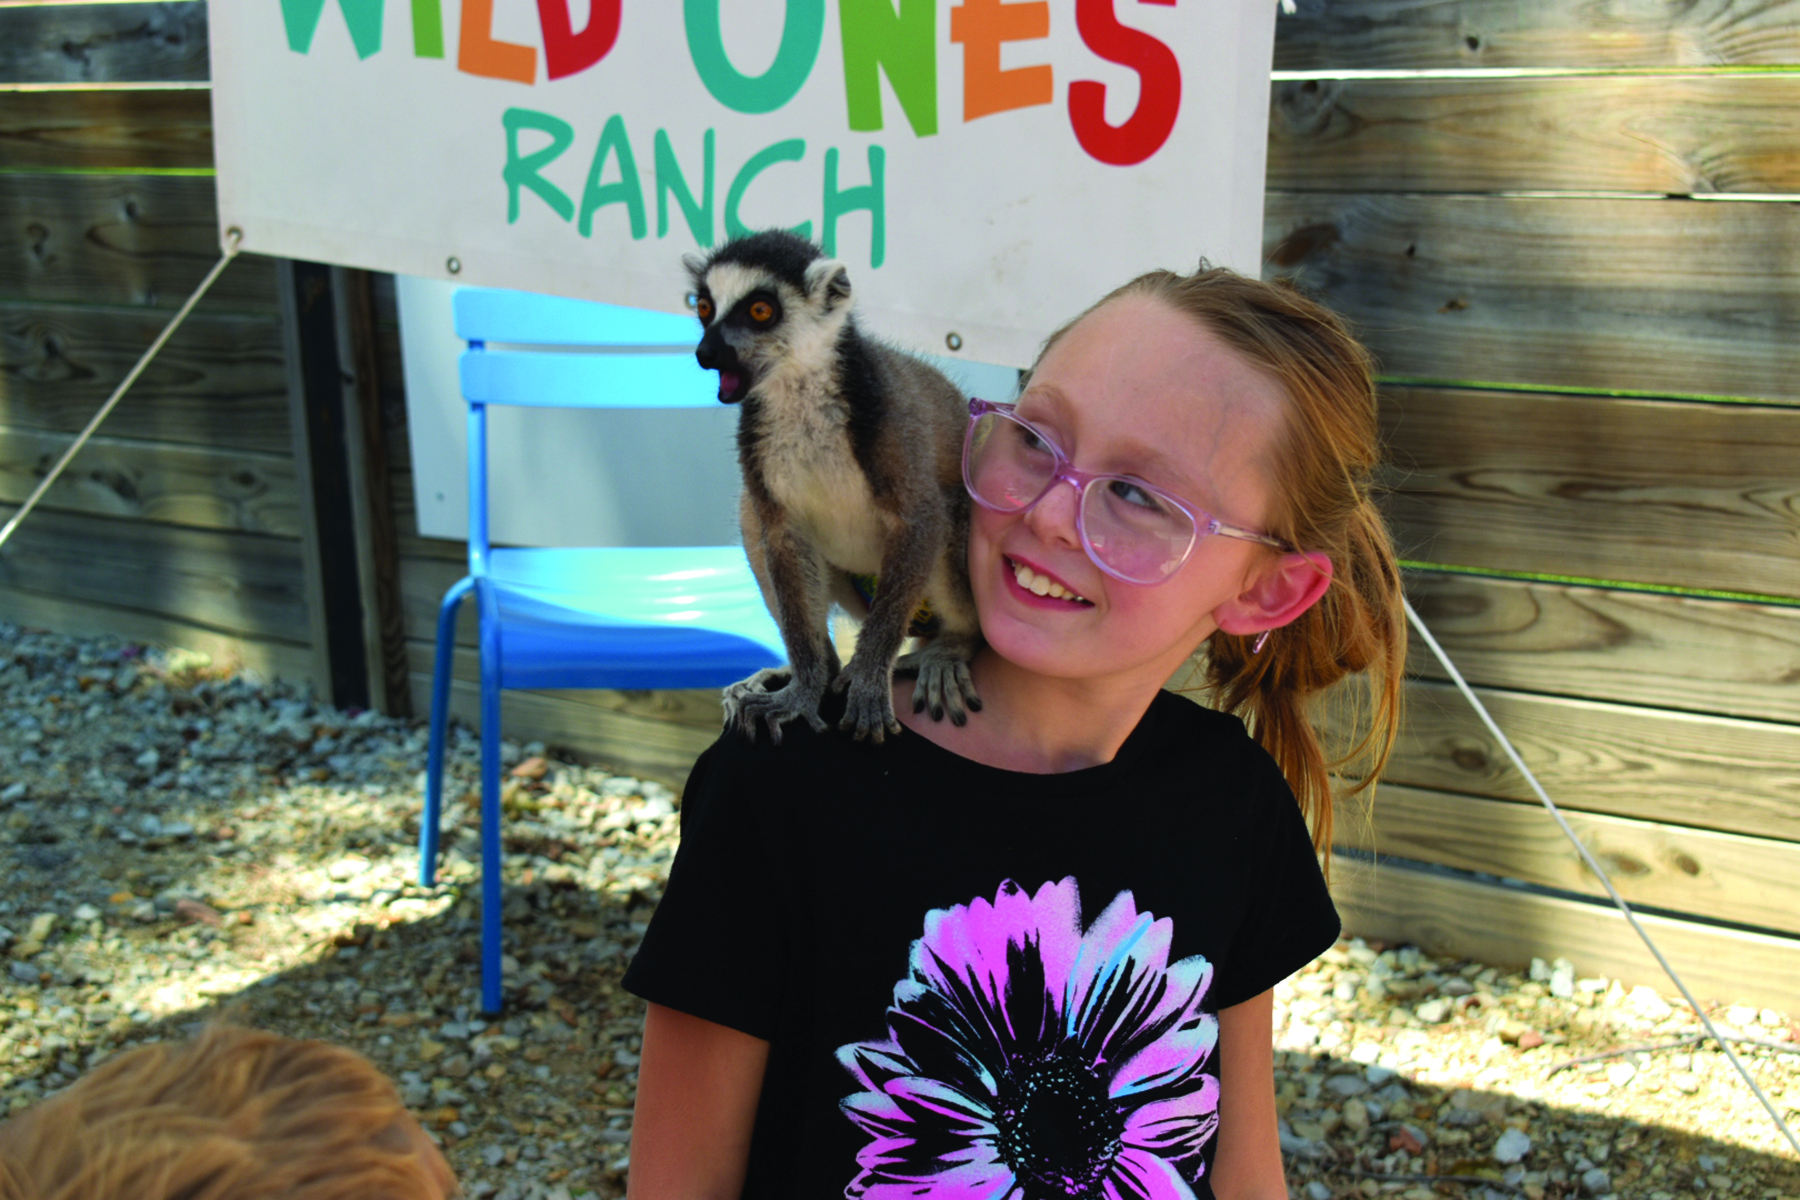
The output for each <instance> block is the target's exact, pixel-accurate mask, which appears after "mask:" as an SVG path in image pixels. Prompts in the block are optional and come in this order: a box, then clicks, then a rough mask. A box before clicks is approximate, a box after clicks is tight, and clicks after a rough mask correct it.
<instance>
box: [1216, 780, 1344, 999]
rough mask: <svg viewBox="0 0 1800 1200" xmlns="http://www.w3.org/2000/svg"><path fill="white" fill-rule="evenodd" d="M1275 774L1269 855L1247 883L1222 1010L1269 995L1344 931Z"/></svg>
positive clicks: (1265, 795) (1266, 802)
mask: <svg viewBox="0 0 1800 1200" xmlns="http://www.w3.org/2000/svg"><path fill="white" fill-rule="evenodd" d="M1269 773H1270V775H1271V776H1273V778H1272V779H1271V780H1270V782H1269V784H1268V785H1267V786H1265V787H1264V788H1263V789H1261V791H1262V796H1261V798H1262V802H1263V809H1264V810H1265V811H1266V813H1267V820H1266V822H1265V830H1266V832H1265V834H1264V837H1263V839H1262V840H1263V842H1264V845H1265V846H1266V847H1267V850H1266V853H1265V854H1264V855H1263V856H1262V864H1261V870H1260V871H1258V872H1257V873H1256V874H1255V875H1254V876H1252V877H1251V879H1250V880H1249V881H1248V894H1249V896H1250V901H1249V904H1248V906H1247V907H1246V909H1245V911H1244V917H1243V920H1242V921H1241V922H1240V923H1239V925H1238V928H1237V932H1236V934H1235V935H1234V936H1233V938H1232V941H1231V951H1230V959H1229V964H1230V971H1229V972H1228V973H1225V974H1224V976H1223V977H1222V980H1221V985H1222V986H1221V987H1220V989H1219V993H1218V1005H1219V1007H1220V1008H1230V1007H1231V1006H1232V1005H1234V1004H1241V1003H1243V1002H1244V1001H1245V1000H1249V999H1251V998H1252V997H1254V996H1259V995H1261V994H1262V993H1263V992H1266V991H1268V990H1269V989H1270V988H1272V987H1274V986H1275V985H1276V984H1278V983H1280V982H1281V981H1282V980H1283V979H1286V978H1287V977H1288V976H1289V975H1292V974H1293V973H1294V972H1295V971H1298V970H1299V969H1300V968H1301V967H1303V966H1305V965H1306V964H1307V963H1309V962H1311V961H1312V960H1313V959H1315V958H1317V957H1318V956H1319V955H1321V954H1323V953H1324V952H1325V951H1326V950H1327V949H1328V948H1329V947H1330V946H1331V944H1332V943H1333V942H1334V941H1336V940H1337V937H1338V934H1339V933H1340V932H1341V931H1342V928H1343V925H1342V922H1340V921H1339V919H1338V913H1337V907H1336V906H1335V905H1333V904H1332V902H1331V893H1330V891H1329V890H1328V889H1327V888H1326V886H1325V876H1324V874H1323V873H1322V872H1321V871H1320V869H1319V859H1318V855H1317V854H1316V853H1315V852H1314V850H1313V845H1312V836H1311V835H1310V834H1309V833H1308V832H1307V829H1306V820H1305V818H1304V817H1302V816H1301V815H1300V805H1299V804H1298V803H1297V802H1296V801H1295V800H1294V796H1293V793H1292V792H1291V791H1290V790H1289V789H1288V786H1287V783H1286V781H1285V780H1283V779H1282V778H1281V775H1280V772H1279V771H1278V770H1276V769H1275V767H1274V764H1273V763H1270V764H1269Z"/></svg>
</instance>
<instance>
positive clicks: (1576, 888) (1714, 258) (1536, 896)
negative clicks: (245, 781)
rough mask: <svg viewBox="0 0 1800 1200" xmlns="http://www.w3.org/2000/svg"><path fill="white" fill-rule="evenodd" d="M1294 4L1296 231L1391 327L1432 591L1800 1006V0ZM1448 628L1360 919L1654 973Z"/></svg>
mask: <svg viewBox="0 0 1800 1200" xmlns="http://www.w3.org/2000/svg"><path fill="white" fill-rule="evenodd" d="M1297 7H1298V12H1297V13H1295V14H1294V15H1291V16H1284V17H1282V18H1281V19H1280V21H1279V23H1278V25H1277V30H1278V32H1277V44H1276V64H1275V65H1276V69H1277V79H1276V82H1275V84H1274V87H1273V90H1272V96H1271V106H1270V138H1269V175H1268V182H1269V188H1270V192H1269V199H1268V206H1267V227H1266V250H1267V257H1268V262H1269V269H1270V270H1271V272H1273V273H1277V274H1281V275H1285V276H1288V277H1291V278H1294V279H1296V280H1298V281H1299V282H1300V283H1302V284H1303V285H1305V286H1307V287H1309V288H1311V289H1314V290H1315V291H1316V292H1318V293H1319V294H1320V295H1322V296H1323V298H1325V299H1326V300H1327V301H1328V302H1330V303H1331V304H1332V305H1333V306H1334V307H1336V308H1338V309H1339V310H1340V311H1342V312H1344V313H1346V314H1347V315H1348V316H1349V317H1350V318H1351V319H1352V320H1353V321H1354V322H1355V323H1356V325H1357V327H1358V329H1359V330H1360V331H1361V333H1362V334H1363V335H1364V337H1365V338H1366V339H1367V340H1368V341H1369V343H1370V344H1371V346H1372V347H1373V348H1374V350H1375V352H1376V354H1377V356H1378V358H1379V360H1380V369H1381V372H1382V375H1383V378H1384V384H1383V389H1382V400H1383V420H1384V425H1385V431H1386V435H1387V438H1388V442H1389V447H1390V459H1391V463H1392V469H1391V472H1390V479H1389V481H1388V482H1389V484H1390V486H1391V487H1392V489H1393V490H1392V496H1391V502H1390V503H1389V505H1388V511H1389V514H1390V516H1391V518H1392V519H1393V522H1394V524H1395V527H1396V531H1397V534H1398V537H1399V541H1400V543H1401V546H1402V549H1403V553H1404V555H1405V557H1406V558H1407V559H1408V560H1411V561H1412V562H1413V563H1414V564H1415V569H1413V570H1412V571H1411V572H1410V573H1409V578H1408V585H1409V590H1410V592H1411V595H1412V597H1413V599H1414V603H1415V604H1416V605H1417V607H1418V608H1419V610H1420V611H1421V613H1422V614H1423V615H1424V617H1425V619H1426V621H1427V622H1428V623H1429V624H1430V625H1431V626H1432V628H1433V629H1434V630H1435V631H1436V634H1437V636H1438V637H1439V639H1440V640H1441V641H1442V642H1443V643H1444V645H1445V647H1446V649H1447V650H1448V651H1449V653H1450V654H1451V655H1452V657H1453V658H1454V659H1455V660H1456V661H1457V663H1458V664H1459V667H1460V669H1461V670H1462V671H1463V672H1464V673H1465V674H1466V675H1467V676H1468V678H1469V679H1470V681H1471V683H1472V684H1473V685H1474V686H1475V687H1476V688H1477V689H1478V690H1479V692H1480V694H1481V695H1482V697H1483V699H1484V701H1485V702H1486V703H1487V704H1488V706H1489V707H1490V708H1491V709H1492V711H1493V712H1494V714H1495V717H1496V718H1497V720H1498V722H1499V723H1500V725H1501V727H1502V728H1503V729H1506V730H1507V731H1508V732H1509V734H1510V736H1511V737H1512V738H1513V739H1514V740H1515V741H1516V742H1517V743H1518V744H1519V746H1520V749H1521V751H1522V753H1523V756H1524V758H1525V760H1526V762H1527V763H1528V764H1529V765H1530V766H1531V767H1532V769H1533V771H1534V772H1535V773H1537V774H1538V775H1539V777H1540V779H1541V780H1542V782H1543V783H1544V785H1545V787H1546V788H1547V789H1548V790H1549V791H1550V793H1551V794H1552V796H1553V797H1554V798H1556V799H1557V800H1558V801H1559V802H1560V803H1561V804H1563V805H1564V806H1565V807H1567V808H1568V809H1570V810H1571V815H1572V817H1573V820H1574V824H1575V826H1576V828H1577V829H1578V830H1579V831H1580V832H1581V834H1582V836H1583V837H1584V838H1585V839H1586V840H1587V842H1588V844H1589V846H1590V847H1591V848H1593V850H1594V851H1595V853H1596V855H1597V857H1598V858H1599V859H1600V860H1601V862H1602V863H1603V865H1605V866H1606V867H1607V869H1608V871H1609V873H1610V874H1611V875H1612V876H1613V877H1614V879H1615V881H1616V882H1617V884H1618V886H1619V888H1620V890H1621V891H1622V892H1623V894H1624V895H1625V896H1626V897H1627V898H1628V899H1629V900H1631V901H1633V902H1634V903H1635V904H1638V905H1642V906H1645V907H1646V908H1649V909H1653V910H1658V911H1660V912H1661V913H1663V914H1665V917H1666V919H1663V920H1659V921H1658V922H1657V923H1656V931H1657V936H1658V940H1659V942H1661V943H1662V944H1664V945H1665V947H1666V948H1667V949H1668V950H1669V952H1670V953H1671V955H1672V957H1673V958H1674V959H1675V961H1676V963H1677V965H1678V967H1679V968H1681V969H1683V970H1684V971H1685V972H1686V973H1688V974H1689V975H1690V977H1691V978H1692V980H1693V982H1694V984H1695V985H1696V987H1697V988H1698V990H1699V991H1700V993H1701V994H1702V995H1705V996H1713V997H1720V998H1730V997H1733V996H1746V997H1756V998H1761V999H1763V1000H1765V1001H1766V1002H1769V1003H1779V1004H1780V1005H1781V1006H1782V1007H1785V1008H1788V1009H1790V1010H1794V1009H1800V939H1797V938H1796V936H1795V935H1796V934H1800V604H1797V602H1800V122H1796V121H1795V119H1794V114H1795V113H1796V112H1797V111H1800V70H1795V66H1796V64H1800V4H1796V3H1792V2H1787V3H1770V4H1760V5H1754V6H1751V5H1744V4H1733V3H1730V2H1729V0H1702V2H1700V3H1696V4H1689V5H1680V6H1672V5H1666V4H1662V3H1657V2H1654V0H1620V2H1619V3H1609V4H1606V5H1575V4H1567V3H1564V2H1563V0H1530V2H1521V0H1514V2H1509V3H1497V2H1493V0H1485V2H1478V0H1461V2H1459V0H1442V2H1423V0H1329V2H1326V0H1312V2H1310V3H1309V2H1308V0H1300V3H1299V4H1298V6H1297ZM1748 68H1756V69H1754V70H1751V69H1748ZM1509 72H1510V74H1509ZM1413 667H1414V669H1415V671H1416V673H1417V675H1416V679H1415V680H1414V681H1413V682H1412V684H1411V686H1410V687H1409V689H1408V697H1407V699H1408V703H1409V706H1410V707H1409V718H1408V722H1407V728H1406V734H1405V738H1404V741H1403V743H1402V745H1401V747H1400V749H1399V753H1398V754H1397V756H1396V760H1395V762H1394V764H1393V768H1392V770H1391V772H1390V774H1389V780H1390V786H1387V787H1384V788H1383V789H1382V790H1381V793H1380V796H1379V798H1378V800H1377V801H1376V803H1375V804H1374V806H1373V809H1372V811H1371V812H1369V813H1368V814H1366V816H1365V817H1363V818H1362V819H1357V818H1355V817H1353V818H1352V819H1350V820H1346V821H1345V822H1343V824H1342V826H1341V828H1343V829H1344V830H1345V831H1346V833H1345V836H1346V841H1347V843H1348V846H1349V847H1350V848H1352V849H1357V850H1362V851H1366V852H1371V853H1373V854H1375V855H1379V856H1381V858H1382V860H1383V865H1382V867H1381V868H1380V869H1379V870H1369V869H1366V868H1362V869H1359V868H1358V864H1356V863H1355V862H1352V861H1345V862H1343V863H1342V864H1341V867H1342V868H1344V869H1343V871H1342V875H1343V880H1344V882H1343V884H1342V885H1341V888H1340V890H1341V891H1342V893H1343V899H1344V901H1345V904H1346V907H1347V909H1348V910H1349V913H1350V921H1351V924H1352V926H1353V927H1355V928H1358V929H1360V930H1362V931H1364V932H1367V933H1370V934H1373V935H1379V936H1387V937H1397V938H1405V939H1407V940H1413V941H1418V942H1421V943H1424V944H1426V945H1431V946H1439V947H1443V948H1451V949H1457V950H1460V951H1463V952H1465V953H1473V954H1476V955H1478V956H1480V957H1483V958H1487V959H1489V960H1492V961H1503V962H1504V961H1512V962H1517V961H1522V960H1523V959H1524V958H1526V957H1529V956H1531V955H1544V956H1546V957H1548V956H1549V955H1551V954H1554V953H1566V954H1568V956H1569V957H1570V958H1571V959H1573V960H1574V962H1575V963H1576V965H1577V967H1578V968H1579V969H1580V970H1582V971H1583V972H1584V973H1587V972H1592V973H1605V974H1609V975H1615V976H1622V977H1624V978H1626V979H1631V980H1642V981H1650V982H1655V981H1657V978H1658V975H1659V972H1658V971H1657V969H1656V967H1655V965H1654V963H1652V962H1651V961H1650V960H1649V958H1648V955H1647V954H1645V953H1644V952H1643V951H1642V950H1641V948H1640V947H1639V945H1638V943H1637V940H1636V938H1635V937H1634V936H1633V935H1632V934H1631V932H1630V931H1629V929H1628V928H1627V927H1626V926H1625V924H1624V922H1623V920H1622V919H1621V918H1619V917H1618V916H1616V915H1615V914H1613V913H1612V912H1611V911H1610V910H1609V909H1607V908H1604V907H1602V906H1600V905H1597V904H1595V903H1594V902H1593V900H1592V898H1593V897H1596V896H1601V895H1602V894H1603V893H1602V889H1601V888H1600V885H1599V883H1598V881H1597V880H1596V879H1595V878H1594V877H1593V876H1592V875H1591V874H1590V873H1589V872H1588V871H1587V869H1586V868H1585V867H1584V866H1583V865H1582V863H1581V861H1580V859H1579V857H1578V856H1577V854H1576V853H1575V851H1574V849H1573V848H1572V847H1571V846H1569V845H1568V844H1567V842H1566V841H1565V840H1564V839H1563V837H1562V835H1561V833H1560V832H1559V831H1558V830H1557V829H1556V827H1555V826H1554V825H1553V824H1552V822H1551V821H1550V819H1549V817H1548V816H1547V815H1546V814H1545V813H1544V812H1543V811H1542V809H1541V807H1540V806H1539V805H1538V803H1537V801H1536V799H1535V798H1534V797H1533V796H1532V794H1531V792H1530V791H1529V789H1528V787H1527V785H1526V783H1525V781H1524V779H1523V777H1522V776H1521V775H1520V774H1519V773H1518V772H1517V771H1515V770H1514V769H1513V768H1512V767H1511V765H1510V764H1509V763H1508V761H1507V760H1506V758H1505V756H1504V754H1503V752H1502V750H1501V748H1500V747H1499V746H1498V745H1497V744H1496V743H1495V742H1494V740H1493V739H1492V738H1491V737H1490V736H1489V735H1488V734H1487V732H1486V731H1485V729H1483V728H1482V726H1481V725H1480V724H1479V723H1478V721H1477V719H1476V718H1475V716H1474V715H1473V713H1472V712H1471V710H1470V709H1469V707H1468V706H1467V704H1466V703H1465V702H1464V701H1463V700H1462V698H1461V697H1460V696H1458V695H1457V694H1456V693H1455V692H1454V690H1453V689H1452V688H1451V686H1450V685H1449V684H1448V683H1447V682H1446V676H1445V674H1444V672H1443V670H1442V669H1441V668H1440V667H1439V666H1438V665H1437V664H1436V662H1435V661H1433V660H1432V659H1431V658H1430V656H1429V655H1427V654H1425V653H1422V652H1420V650H1419V648H1415V653H1414V656H1413ZM1502 881H1515V882H1502ZM1521 885H1535V886H1521ZM1703 922H1718V923H1728V924H1729V925H1730V926H1734V927H1735V928H1725V927H1723V925H1722V924H1709V923H1703Z"/></svg>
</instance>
